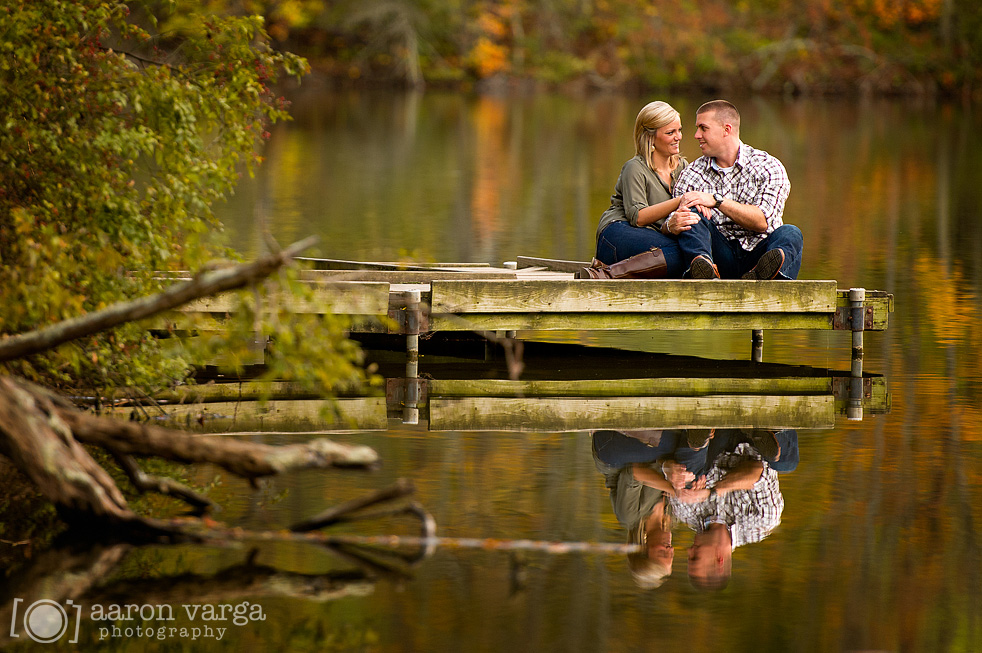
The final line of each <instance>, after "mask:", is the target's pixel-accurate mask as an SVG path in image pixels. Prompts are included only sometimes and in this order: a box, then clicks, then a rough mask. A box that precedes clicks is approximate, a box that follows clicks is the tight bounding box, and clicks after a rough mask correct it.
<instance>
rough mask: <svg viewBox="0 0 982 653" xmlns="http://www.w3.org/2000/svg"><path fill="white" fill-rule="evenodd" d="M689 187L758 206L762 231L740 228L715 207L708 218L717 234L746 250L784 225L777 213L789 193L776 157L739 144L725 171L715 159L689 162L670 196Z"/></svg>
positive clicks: (789, 189)
mask: <svg viewBox="0 0 982 653" xmlns="http://www.w3.org/2000/svg"><path fill="white" fill-rule="evenodd" d="M690 190H696V191H702V192H706V193H719V194H720V195H722V196H723V197H725V198H727V199H731V200H734V201H737V202H739V203H741V204H751V205H754V206H758V207H760V210H761V211H763V212H764V217H765V218H766V219H767V229H766V230H765V231H764V233H758V232H756V231H751V230H749V229H746V228H744V227H741V226H740V225H738V224H737V223H735V222H733V220H731V219H729V218H728V217H726V216H725V215H723V212H722V211H720V210H719V209H713V215H712V218H711V219H712V221H713V222H714V223H715V224H716V227H717V229H719V231H720V233H721V234H723V235H724V236H726V237H727V238H729V239H730V240H735V241H737V242H739V243H740V246H741V247H742V248H743V249H745V250H747V251H748V252H749V251H750V250H752V249H753V248H754V247H756V246H757V245H758V244H759V243H760V242H761V241H762V240H764V239H765V238H767V234H769V233H771V232H772V231H774V230H775V229H777V228H778V227H780V226H781V225H782V224H784V221H783V220H782V219H781V216H782V215H783V214H784V203H785V201H787V199H788V195H789V194H790V193H791V181H790V180H789V179H788V173H787V171H786V170H785V169H784V164H782V163H781V162H780V161H779V160H778V159H777V158H776V157H773V156H771V155H770V154H768V153H767V152H765V151H763V150H758V149H754V148H752V147H750V146H749V145H747V144H746V143H740V151H739V153H738V154H737V158H736V162H735V163H734V164H733V167H732V168H730V169H728V170H723V169H721V168H720V167H719V166H717V165H716V159H715V158H711V157H706V156H701V157H699V158H698V159H696V160H695V161H693V162H692V163H691V164H689V165H688V166H687V167H686V168H685V170H683V171H682V174H681V175H680V176H679V180H678V182H677V183H676V184H675V189H674V191H673V195H674V196H675V197H679V196H680V195H682V194H684V193H686V192H688V191H690Z"/></svg>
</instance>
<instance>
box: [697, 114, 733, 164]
mask: <svg viewBox="0 0 982 653" xmlns="http://www.w3.org/2000/svg"><path fill="white" fill-rule="evenodd" d="M726 136H727V130H726V126H725V125H723V123H721V122H720V121H719V120H717V119H716V112H715V111H706V112H705V113H700V114H697V115H696V140H697V141H699V149H700V150H702V153H703V154H704V155H705V156H719V155H720V154H722V153H723V142H724V141H725V139H726Z"/></svg>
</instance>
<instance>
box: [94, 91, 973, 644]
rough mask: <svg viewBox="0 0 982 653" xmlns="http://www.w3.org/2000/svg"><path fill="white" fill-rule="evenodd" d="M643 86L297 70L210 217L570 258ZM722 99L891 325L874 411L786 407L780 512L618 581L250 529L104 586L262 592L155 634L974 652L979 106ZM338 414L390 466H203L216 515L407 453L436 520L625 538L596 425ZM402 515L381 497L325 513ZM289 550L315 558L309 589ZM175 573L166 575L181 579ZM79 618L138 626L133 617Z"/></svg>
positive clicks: (278, 503) (124, 572)
mask: <svg viewBox="0 0 982 653" xmlns="http://www.w3.org/2000/svg"><path fill="white" fill-rule="evenodd" d="M650 99H655V98H643V99H633V98H623V97H614V96H604V97H593V98H577V99H570V98H564V97H555V96H532V97H526V98H493V97H462V96H457V95H443V94H439V93H428V94H423V95H398V94H331V93H326V92H318V91H316V90H308V91H305V92H304V94H302V95H299V96H298V97H297V101H296V104H295V107H294V109H295V111H294V113H295V115H296V121H295V122H294V123H291V124H288V125H285V126H281V127H279V128H278V129H277V130H276V131H275V132H274V135H273V138H272V140H271V142H270V145H269V150H268V152H267V155H268V161H267V165H266V166H265V168H264V169H263V171H262V172H261V173H260V175H259V177H258V178H257V179H256V180H254V181H245V182H243V184H242V187H241V189H240V191H239V192H238V194H237V195H236V197H235V198H234V199H233V200H232V201H231V202H230V203H229V205H228V206H227V207H226V208H225V209H224V210H223V213H224V215H223V220H224V221H225V222H226V224H227V225H228V234H227V236H228V238H229V241H230V243H231V244H233V245H235V246H236V247H238V248H239V249H241V250H243V251H244V252H246V253H247V254H248V253H255V252H256V251H258V247H259V245H258V243H259V242H260V239H259V236H258V235H257V234H258V233H259V228H260V227H259V225H261V224H263V223H264V222H265V223H266V224H268V225H269V228H270V230H271V231H272V233H273V234H274V235H275V236H276V238H277V239H278V240H279V241H280V242H281V243H287V242H292V241H294V240H297V239H299V238H301V237H304V236H306V235H308V234H310V233H311V232H312V233H316V234H319V235H320V236H321V237H322V243H321V245H320V251H319V253H320V254H321V255H323V256H327V257H332V258H345V259H364V260H400V259H413V260H419V261H443V262H450V261H475V262H488V263H495V264H498V263H500V262H502V261H506V260H514V258H515V257H516V256H518V255H531V256H543V257H550V258H576V259H584V258H589V257H590V255H591V254H592V248H593V242H594V229H595V227H596V222H597V219H598V218H599V216H600V214H601V213H602V211H603V209H604V208H606V206H607V203H608V200H609V196H610V193H611V191H612V188H613V183H614V181H615V179H616V176H617V173H618V171H619V169H620V166H621V164H622V163H623V162H624V160H626V159H627V158H629V157H630V156H631V155H632V154H633V148H632V145H631V133H632V128H633V121H634V117H635V115H636V113H637V110H638V109H639V108H640V106H641V105H642V104H643V103H644V102H647V101H648V100H650ZM664 99H668V100H670V101H671V102H672V103H673V104H674V105H675V106H676V107H677V108H678V109H679V110H680V111H681V113H682V115H683V124H684V127H685V128H686V130H687V134H686V141H685V142H684V144H683V154H685V155H686V156H688V157H689V158H690V159H693V158H695V157H696V156H698V148H697V147H696V145H695V141H694V139H692V138H691V133H692V127H691V123H692V121H693V120H692V119H693V112H694V110H695V107H697V106H698V105H699V104H700V103H701V102H702V101H704V100H705V99H709V98H694V97H693V98H687V97H672V98H664ZM737 103H738V106H739V107H740V108H741V110H742V114H743V125H744V127H743V139H744V140H745V141H746V142H747V143H750V144H752V145H754V146H755V147H758V148H761V149H765V150H768V151H769V152H771V153H772V154H774V155H776V156H778V157H779V158H780V159H781V160H782V161H783V162H784V164H785V166H786V167H787V169H788V173H789V176H790V178H791V181H792V192H791V196H790V199H789V200H788V204H787V210H786V214H785V220H786V221H788V222H793V223H794V224H797V225H798V226H799V227H800V228H801V229H802V231H803V232H804V234H805V250H804V262H803V265H802V269H801V278H810V279H836V280H837V281H838V283H839V287H840V288H848V287H865V288H870V289H879V290H886V291H889V292H891V293H893V294H894V296H895V301H896V312H895V313H894V314H893V315H892V316H891V322H890V328H889V330H888V331H887V332H885V333H870V334H867V336H866V360H865V369H866V371H867V372H869V373H872V374H874V375H877V376H879V377H882V379H883V380H884V382H885V384H886V387H887V388H888V392H889V407H888V410H885V411H880V412H878V413H877V414H873V412H872V411H867V413H866V415H865V416H864V419H863V420H862V421H849V420H846V419H845V417H844V416H843V415H838V416H837V417H836V418H835V422H834V425H833V424H830V425H828V427H827V428H821V429H800V430H799V431H798V436H799V438H798V450H799V463H798V464H797V466H796V467H795V468H794V469H793V470H792V471H785V472H782V473H780V474H779V475H778V483H779V488H780V493H781V496H782V498H783V502H784V508H783V512H782V514H781V519H780V525H779V526H778V527H777V528H776V529H774V530H773V532H771V533H770V534H769V535H767V536H766V537H765V538H764V539H762V540H761V541H759V542H754V543H748V544H746V545H743V546H740V547H738V548H737V549H736V550H735V551H734V552H733V563H732V577H731V579H730V582H729V584H728V586H727V587H726V588H725V589H723V590H721V591H718V592H707V591H702V590H698V589H696V588H694V587H693V586H692V585H691V584H690V582H689V580H688V578H687V570H686V568H687V565H686V551H687V549H688V547H689V546H690V545H691V544H692V542H693V533H692V530H691V529H690V528H688V527H687V526H686V525H685V524H683V523H678V524H676V525H675V526H674V529H673V537H674V542H673V543H674V546H675V559H674V564H673V566H672V573H671V576H669V577H668V579H667V580H666V581H665V582H664V583H663V584H662V585H661V586H660V587H658V588H657V589H642V588H641V587H639V585H638V584H637V583H636V582H635V580H634V579H633V578H632V575H631V573H630V571H629V568H628V561H627V557H626V556H625V555H624V554H611V553H602V552H585V553H582V552H581V553H569V554H563V555H550V554H546V553H542V552H537V551H517V552H504V551H486V550H481V549H475V550H463V549H454V548H439V549H437V550H436V551H435V552H434V553H433V554H432V555H431V556H429V557H426V558H424V559H422V560H420V561H409V562H405V561H391V560H389V561H387V563H388V566H390V567H396V568H397V569H399V570H400V571H399V572H398V573H391V572H386V573H381V572H379V573H377V575H373V576H369V577H367V578H366V577H364V575H363V574H364V567H362V566H359V565H358V564H356V563H354V562H352V561H350V560H346V559H344V558H339V557H338V556H335V555H332V554H330V553H329V552H327V551H326V550H324V549H321V548H318V547H314V546H303V545H284V544H281V545H263V546H259V547H257V550H256V552H254V553H253V554H251V553H250V551H248V550H241V551H240V550H232V551H227V550H214V549H201V548H180V547H178V548H172V549H143V550H139V551H133V552H129V553H128V554H127V555H126V556H125V557H124V559H123V562H122V563H121V564H119V565H117V566H116V567H115V568H113V571H112V572H111V573H110V575H109V576H108V579H109V580H108V583H109V585H110V586H112V584H113V583H116V582H122V581H124V580H127V579H135V580H134V581H133V583H132V584H131V585H126V586H121V587H125V591H123V592H121V594H119V595H118V596H119V597H120V598H119V600H127V601H130V602H137V603H139V602H145V601H144V599H146V598H147V597H150V596H154V592H155V591H156V590H157V589H159V588H160V587H161V586H162V585H168V586H169V585H170V584H178V585H179V584H180V583H181V582H184V583H186V587H185V588H184V589H185V591H186V594H185V595H184V596H195V595H199V596H200V597H202V599H201V600H203V601H213V602H219V601H220V600H227V601H233V602H241V601H243V600H251V601H253V602H258V603H260V604H261V605H262V606H263V609H264V611H265V614H266V617H267V618H266V620H265V621H262V622H251V623H249V624H248V625H245V626H241V627H239V626H231V627H230V629H229V631H228V632H227V634H226V635H225V639H224V640H223V641H220V642H218V641H206V640H204V639H199V640H198V641H193V642H192V641H180V642H178V641H175V640H168V641H167V642H159V643H155V644H153V646H158V645H159V646H160V649H159V650H177V649H175V648H174V646H175V645H178V647H180V646H184V647H186V649H185V650H215V651H217V650H253V649H255V650H259V649H260V648H262V649H267V650H355V651H359V650H365V651H591V652H592V651H611V650H617V651H651V650H687V651H852V650H856V651H859V650H877V651H978V650H982V546H980V545H982V535H980V534H979V531H980V528H982V412H980V405H982V348H980V347H979V345H978V343H979V342H980V341H982V299H980V295H982V293H980V290H982V214H980V209H979V201H978V198H979V191H980V183H979V182H980V177H979V163H980V155H979V152H980V151H982V117H980V115H979V113H978V111H977V109H971V108H968V109H966V108H962V107H950V106H940V105H934V104H926V105H919V104H917V103H916V102H910V101H837V100H817V99H808V100H795V101H783V100H778V99H759V98H746V99H738V100H737ZM568 339H570V340H578V341H589V342H593V343H597V344H614V345H618V346H622V347H625V348H628V349H632V350H638V351H648V352H660V353H672V354H684V355H690V356H700V357H705V358H710V359H734V360H742V359H746V358H747V357H748V355H749V349H750V342H749V336H748V334H745V333H736V334H731V333H724V334H703V333H696V334H688V333H679V332H670V333H654V334H626V335H620V336H606V337H604V338H599V337H593V336H578V335H576V334H570V335H569V337H568ZM764 357H765V361H768V362H771V363H777V364H786V365H796V366H809V367H812V368H815V369H818V370H832V371H843V370H845V371H848V369H849V338H848V335H847V334H846V333H843V332H834V333H820V334H807V333H804V334H803V333H775V334H770V333H769V334H767V335H766V340H765V347H764ZM425 365H426V361H425V357H424V361H422V362H421V366H422V367H423V368H425ZM642 375H643V374H639V375H638V376H642ZM610 426H613V425H609V424H596V425H592V426H591V428H595V429H602V428H608V427H610ZM249 437H256V438H260V437H265V438H266V439H269V440H273V441H283V442H287V441H292V440H294V439H296V438H298V437H301V438H302V437H305V436H297V435H283V434H280V435H273V434H270V435H265V436H263V435H253V436H249ZM333 437H335V438H336V439H338V440H341V441H344V442H352V443H363V444H368V445H370V446H372V447H374V448H376V449H377V450H378V451H379V452H380V454H381V456H382V458H383V460H384V465H383V467H382V469H381V470H379V471H378V472H376V473H374V474H372V475H370V476H366V475H363V474H357V473H342V474H338V473H330V474H327V473H317V472H311V473H304V474H296V475H293V476H290V477H288V478H284V479H278V480H276V481H274V482H272V483H269V484H268V485H265V486H263V488H262V489H261V490H259V491H252V490H250V489H249V488H248V487H247V486H246V485H245V484H243V483H240V482H239V481H237V480H235V479H230V478H222V479H221V480H220V483H219V484H217V485H216V486H215V487H214V488H213V489H212V490H211V494H212V495H213V496H214V497H215V498H217V499H218V500H219V501H221V502H222V503H223V504H224V505H225V507H226V509H225V512H224V513H223V514H222V515H221V516H220V518H222V519H224V520H227V521H229V522H230V523H232V524H234V525H241V526H243V527H285V526H287V525H289V524H290V523H292V522H294V521H296V520H298V519H300V518H303V517H309V516H310V515H312V514H314V513H316V512H318V511H320V510H322V509H324V508H325V507H327V506H328V505H331V504H334V503H337V502H339V501H343V500H347V499H351V498H354V497H356V496H358V495H360V494H361V493H363V492H366V491H370V490H372V489H375V488H377V487H381V486H384V485H388V484H389V483H391V482H393V481H395V480H396V479H398V478H408V479H411V480H412V481H413V482H414V483H415V485H416V488H417V491H416V496H415V498H416V500H417V501H419V502H420V503H421V504H422V505H424V506H425V507H426V508H427V509H428V510H429V511H430V512H431V513H432V514H433V516H434V517H435V519H436V521H437V523H438V525H439V534H440V535H442V536H446V537H467V538H471V537H475V538H513V539H526V538H527V539H530V540H561V541H583V542H603V543H624V542H626V541H627V539H628V534H627V531H626V529H625V528H624V526H623V525H622V524H621V523H619V522H618V519H617V517H616V516H615V513H614V510H613V508H612V503H611V496H610V493H609V491H608V488H607V487H605V478H604V476H603V474H602V473H601V471H600V470H599V469H598V466H597V464H596V463H595V460H594V457H593V454H592V449H591V437H590V432H589V430H585V429H584V430H577V431H574V432H569V431H564V430H550V429H541V430H536V431H528V430H513V431H476V430H475V431H470V430H457V431H430V430H428V429H427V424H426V421H425V420H424V421H423V422H421V423H420V424H419V425H411V424H404V423H403V422H402V421H401V420H400V419H398V418H392V419H390V420H389V421H388V426H387V427H384V428H381V429H376V430H367V431H346V432H340V433H336V434H333ZM212 474H213V473H212V472H205V473H202V475H201V477H200V478H199V479H198V480H199V481H203V482H208V481H210V480H212ZM416 528H417V526H416V525H415V523H414V522H413V521H412V519H411V518H408V517H406V516H398V517H379V518H377V519H375V520H372V521H371V522H369V523H367V524H359V525H357V526H351V527H345V528H344V529H342V530H343V531H346V532H351V533H370V534H375V533H402V534H414V533H415V532H416ZM250 555H252V558H250ZM250 559H251V560H253V562H254V565H258V566H262V567H263V568H264V569H265V568H267V567H268V568H272V569H274V570H275V574H274V576H275V577H274V578H272V579H269V580H268V582H267V583H266V584H265V585H262V586H261V587H260V586H257V589H255V590H254V591H252V592H251V593H250V591H242V590H238V591H236V590H235V589H234V588H232V587H230V585H229V583H228V579H227V578H226V576H223V570H225V569H228V568H230V567H232V566H234V565H242V564H246V562H247V560H250ZM354 572H357V573H354ZM249 573H252V572H244V571H241V570H238V571H237V572H236V573H235V574H231V575H232V576H233V577H238V578H240V579H241V578H243V577H246V576H248V575H249ZM346 574H347V575H346ZM310 576H319V577H320V578H321V579H322V585H321V586H319V596H314V594H315V591H314V590H313V589H312V587H311V585H310V583H311V581H310ZM300 579H304V580H303V582H301V580H300ZM328 579H330V580H331V583H330V584H329V583H327V581H328ZM290 583H294V585H290ZM288 586H289V587H293V588H294V589H293V591H287V590H286V589H284V588H286V587H288ZM300 587H304V588H305V589H304V590H301V589H298V588H300ZM155 588H156V589H155ZM191 588H195V589H194V591H192V590H191ZM329 590H330V591H329ZM222 592H225V594H222ZM332 592H336V594H332ZM345 592H347V593H345ZM165 596H166V595H165ZM180 596H182V595H181V594H180V593H174V594H172V595H171V597H172V600H174V601H175V602H176V603H180V602H181V601H179V600H178V599H177V598H176V597H180ZM216 597H218V598H216ZM332 597H333V598H332ZM98 638H99V631H98V624H95V623H94V622H89V623H86V624H83V628H82V642H83V643H85V642H88V644H87V645H86V646H87V647H91V648H94V647H95V645H96V642H97V640H98ZM100 646H101V647H104V648H106V649H107V650H150V647H151V645H150V644H147V643H146V642H143V643H141V642H137V641H134V640H133V639H126V638H121V639H111V641H108V642H102V644H101V645H100Z"/></svg>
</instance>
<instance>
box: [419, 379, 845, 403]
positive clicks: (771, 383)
mask: <svg viewBox="0 0 982 653" xmlns="http://www.w3.org/2000/svg"><path fill="white" fill-rule="evenodd" d="M427 388H428V390H427V392H428V394H429V396H430V397H431V398H432V397H683V396H685V397H689V396H700V395H709V394H752V395H793V394H800V395H805V394H830V393H831V392H832V379H831V378H830V377H822V376H816V377H782V378H773V379H766V378H653V379H565V380H561V381H559V380H537V381H509V380H506V379H461V380H450V379H430V380H429V382H428V385H427Z"/></svg>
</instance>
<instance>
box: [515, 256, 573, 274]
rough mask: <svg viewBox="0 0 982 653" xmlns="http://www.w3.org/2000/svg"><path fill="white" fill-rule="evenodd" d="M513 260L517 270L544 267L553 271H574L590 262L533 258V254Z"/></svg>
mask: <svg viewBox="0 0 982 653" xmlns="http://www.w3.org/2000/svg"><path fill="white" fill-rule="evenodd" d="M515 262H516V265H517V266H518V269H519V270H521V269H522V268H544V269H546V270H552V271H555V272H576V271H577V270H579V269H580V268H585V267H587V266H588V265H590V263H591V262H590V261H564V260H560V259H554V258H535V257H533V256H519V257H518V258H517V259H516V261H515Z"/></svg>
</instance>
